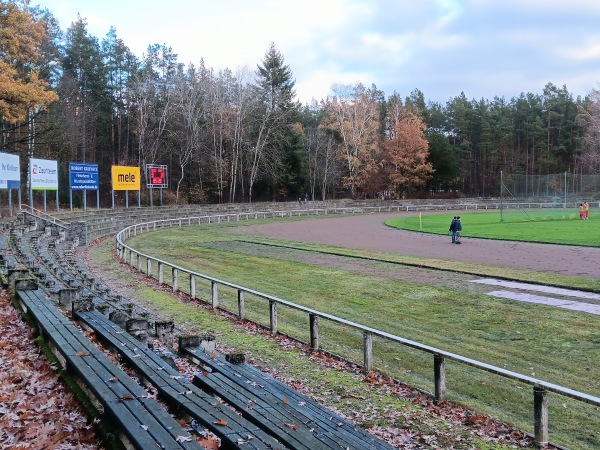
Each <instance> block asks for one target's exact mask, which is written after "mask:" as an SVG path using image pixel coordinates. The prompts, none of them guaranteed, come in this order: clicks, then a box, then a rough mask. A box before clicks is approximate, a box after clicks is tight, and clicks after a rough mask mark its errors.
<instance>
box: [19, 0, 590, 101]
mask: <svg viewBox="0 0 600 450" xmlns="http://www.w3.org/2000/svg"><path fill="white" fill-rule="evenodd" d="M30 4H31V5H32V6H33V5H39V6H41V7H42V8H47V9H48V10H49V11H50V12H51V13H52V14H53V15H54V16H55V17H56V18H57V19H58V21H59V24H60V27H61V29H62V30H63V31H66V30H67V28H68V27H69V26H70V25H71V23H72V22H73V21H75V20H77V14H80V16H81V17H82V18H83V19H85V20H86V21H87V30H88V32H89V34H90V35H92V36H95V37H97V38H98V39H99V40H102V38H104V37H105V36H106V34H107V33H108V31H109V29H110V27H111V26H113V27H115V29H116V32H117V37H118V38H121V39H122V40H123V42H124V43H125V45H127V46H128V47H129V49H130V50H131V51H132V52H133V53H134V54H136V55H137V56H138V57H141V56H142V55H143V54H144V53H145V52H146V50H147V48H148V45H151V44H166V45H167V46H168V47H171V48H172V50H173V51H174V52H175V53H176V54H177V55H178V61H179V62H181V63H184V64H188V63H193V64H194V65H198V63H199V62H200V60H201V59H203V60H204V63H205V65H206V66H207V67H210V68H213V69H215V70H216V71H218V70H221V69H225V68H228V69H230V70H232V71H233V72H234V73H236V72H237V71H238V70H241V69H243V68H247V69H248V70H250V71H255V70H256V67H257V65H259V64H260V63H261V62H262V60H263V58H264V56H265V53H266V51H267V50H268V48H269V45H270V43H271V42H272V43H274V44H275V47H276V48H277V49H278V50H279V51H280V52H281V54H282V56H283V58H284V60H285V63H286V64H287V65H289V66H290V69H291V70H292V73H293V76H294V78H295V80H296V85H295V89H296V94H297V98H298V99H299V100H300V101H301V102H302V103H309V102H311V101H312V100H313V99H315V100H317V101H319V100H321V99H325V98H326V97H327V96H328V95H331V94H332V90H331V88H332V86H333V85H334V84H341V85H356V84H357V83H362V84H363V85H365V86H367V87H370V86H371V85H373V84H374V85H375V86H376V87H377V88H378V89H380V90H382V91H383V92H384V93H385V95H386V96H390V95H392V94H393V93H394V92H396V93H398V94H399V95H400V96H401V97H402V98H404V97H406V96H409V95H410V94H411V92H413V91H414V90H415V89H418V90H420V91H421V92H422V93H423V94H424V96H425V99H426V101H427V102H430V101H432V102H439V103H440V104H442V105H445V104H446V102H448V101H449V100H451V99H452V98H454V97H457V96H459V95H461V93H464V94H465V96H466V97H467V99H469V100H472V99H475V100H481V99H486V100H490V101H491V100H493V99H494V97H504V98H505V99H506V100H510V99H512V98H515V97H518V96H519V95H520V94H521V93H529V92H530V93H534V94H542V93H543V89H544V86H546V84H548V83H552V84H554V85H555V86H557V87H559V88H562V87H563V86H566V87H567V89H568V91H569V92H570V93H571V94H572V95H573V96H574V97H575V98H576V97H577V96H579V95H581V96H585V95H587V94H589V93H590V91H591V90H592V89H599V88H600V26H598V24H600V1H598V0H300V1H298V0H171V1H164V0H161V1H157V0H144V1H142V0H118V1H117V0H31V2H30Z"/></svg>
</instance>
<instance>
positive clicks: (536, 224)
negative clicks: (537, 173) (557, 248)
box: [386, 210, 600, 247]
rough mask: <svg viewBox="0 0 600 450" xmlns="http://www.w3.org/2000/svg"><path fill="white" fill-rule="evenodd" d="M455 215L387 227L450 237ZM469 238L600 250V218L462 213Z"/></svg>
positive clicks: (562, 214) (593, 215)
mask: <svg viewBox="0 0 600 450" xmlns="http://www.w3.org/2000/svg"><path fill="white" fill-rule="evenodd" d="M454 215H456V213H453V214H426V213H423V214H421V216H419V214H415V215H414V216H412V217H403V218H397V219H390V220H388V221H386V224H387V225H389V226H391V227H395V228H401V229H404V230H411V231H422V232H424V233H434V234H449V233H448V229H449V228H450V222H451V220H452V217H454ZM459 215H460V221H461V223H462V227H463V230H462V232H461V234H462V235H463V236H467V237H477V238H486V239H504V240H511V241H525V242H542V243H552V244H564V245H585V246H591V247H600V214H599V213H597V212H590V218H589V220H579V212H573V211H571V210H569V211H565V210H523V211H514V210H511V211H510V212H504V213H503V214H502V221H500V213H499V212H476V213H471V212H469V213H459Z"/></svg>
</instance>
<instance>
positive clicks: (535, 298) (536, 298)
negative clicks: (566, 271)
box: [487, 291, 600, 315]
mask: <svg viewBox="0 0 600 450" xmlns="http://www.w3.org/2000/svg"><path fill="white" fill-rule="evenodd" d="M487 295H490V296H492V297H500V298H506V299H509V300H517V301H520V302H526V303H536V304H539V305H547V306H555V307H557V308H563V309H569V310H571V311H582V312H586V313H589V314H595V315H600V305H593V304H591V303H581V302H574V301H571V300H561V299H558V298H551V297H543V296H541V295H534V294H524V293H519V292H511V291H492V292H488V293H487Z"/></svg>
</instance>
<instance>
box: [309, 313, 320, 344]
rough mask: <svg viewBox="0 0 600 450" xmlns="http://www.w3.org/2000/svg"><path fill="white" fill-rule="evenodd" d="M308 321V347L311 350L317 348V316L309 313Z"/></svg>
mask: <svg viewBox="0 0 600 450" xmlns="http://www.w3.org/2000/svg"><path fill="white" fill-rule="evenodd" d="M308 317H309V322H310V348H311V350H318V349H319V316H317V315H315V314H309V315H308Z"/></svg>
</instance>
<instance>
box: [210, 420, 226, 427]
mask: <svg viewBox="0 0 600 450" xmlns="http://www.w3.org/2000/svg"><path fill="white" fill-rule="evenodd" d="M213 423H214V424H215V425H221V426H223V427H224V426H226V425H227V422H225V421H224V420H223V419H219V420H217V421H216V422H213Z"/></svg>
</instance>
